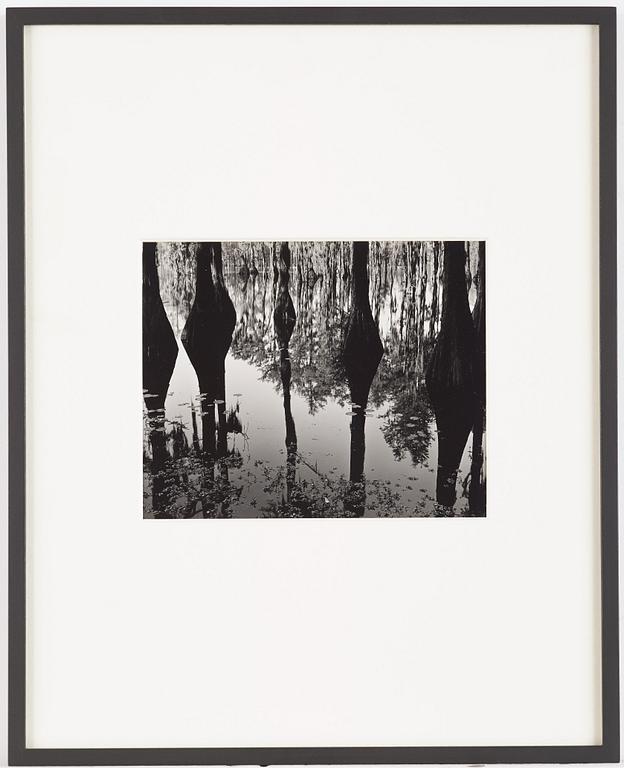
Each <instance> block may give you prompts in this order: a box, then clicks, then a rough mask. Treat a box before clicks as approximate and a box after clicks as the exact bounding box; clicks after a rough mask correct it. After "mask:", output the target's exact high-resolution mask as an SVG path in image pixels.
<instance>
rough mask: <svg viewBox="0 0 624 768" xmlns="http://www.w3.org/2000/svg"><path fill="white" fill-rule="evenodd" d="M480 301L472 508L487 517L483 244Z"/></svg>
mask: <svg viewBox="0 0 624 768" xmlns="http://www.w3.org/2000/svg"><path fill="white" fill-rule="evenodd" d="M476 283H477V300H476V302H475V306H474V310H473V312H472V317H473V321H474V326H475V353H474V367H473V378H474V392H475V415H474V427H473V432H472V463H471V467H470V492H469V497H468V499H469V506H470V512H471V514H473V515H484V514H485V480H484V479H482V477H481V472H482V469H483V429H484V426H485V243H484V242H483V241H482V242H480V243H479V255H478V266H477V275H476Z"/></svg>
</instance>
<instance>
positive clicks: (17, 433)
mask: <svg viewBox="0 0 624 768" xmlns="http://www.w3.org/2000/svg"><path fill="white" fill-rule="evenodd" d="M34 24H37V25H52V24H88V25H92V24H113V25H128V24H280V25H288V24H320V25H328V24H332V25H336V24H343V25H344V24H346V25H349V24H397V25H403V24H419V25H435V24H453V25H455V24H459V25H464V24H489V25H492V24H497V25H508V24H531V25H548V24H564V25H568V24H583V25H596V26H597V27H598V28H599V90H600V94H599V145H600V150H599V195H600V209H599V227H600V238H599V298H600V309H599V322H600V521H601V534H600V536H601V538H600V542H601V636H602V647H601V665H602V728H603V741H602V744H599V745H587V746H583V745H578V746H513V745H509V746H480V747H476V746H466V747H461V746H458V747H444V746H426V747H422V746H421V747H340V748H337V747H309V748H307V747H297V748H292V747H287V748H286V747H284V748H278V747H271V748H206V749H200V748H131V749H126V748H119V749H99V748H98V749H95V748H94V749H29V748H27V747H26V739H25V734H26V712H25V704H26V680H25V673H26V667H25V662H26V658H25V640H26V609H25V600H26V590H25V585H26V566H27V563H26V549H25V540H26V536H25V471H26V458H25V455H26V454H25V448H26V445H25V400H24V385H25V282H24V259H25V243H24V238H25V197H24V191H25V178H24V172H25V168H24V42H23V41H24V29H25V27H27V26H29V25H34ZM6 29H7V37H6V42H7V109H8V299H9V303H8V307H9V441H10V452H9V677H8V681H9V718H8V736H9V764H10V765H216V764H229V765H239V764H260V765H268V764H293V763H294V764H309V763H316V764H334V763H335V764H353V763H360V764H377V763H385V764H390V763H604V762H618V761H619V755H620V746H619V743H620V736H619V660H618V642H619V641H618V545H617V389H616V387H617V381H616V375H617V369H616V360H617V355H616V306H617V302H616V10H615V8H613V7H515V8H512V7H507V8H496V7H479V8H467V7H463V8H450V7H444V8H442V7H439V8H422V7H421V8H413V7H411V8H405V7H404V8H347V7H341V8H312V7H307V8H304V7H296V8H293V7H291V8H260V7H255V8H223V7H221V8H182V7H180V8H129V7H108V8H45V7H42V8H19V9H17V8H9V9H7V12H6Z"/></svg>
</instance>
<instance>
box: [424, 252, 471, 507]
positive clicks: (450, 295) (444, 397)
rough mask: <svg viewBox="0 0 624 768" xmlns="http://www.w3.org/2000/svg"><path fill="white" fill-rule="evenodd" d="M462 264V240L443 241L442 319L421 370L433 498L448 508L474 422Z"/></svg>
mask: <svg viewBox="0 0 624 768" xmlns="http://www.w3.org/2000/svg"><path fill="white" fill-rule="evenodd" d="M465 264H466V251H465V249H464V244H463V243H462V242H456V241H446V242H445V243H444V282H443V294H444V295H443V309H442V321H441V327H440V333H439V334H438V338H437V340H436V344H435V348H434V351H433V355H432V357H431V360H430V362H429V365H428V367H427V372H426V383H427V391H428V393H429V398H430V400H431V404H432V406H433V411H434V414H435V418H436V425H437V430H438V475H437V483H436V498H437V501H438V502H439V503H440V504H442V505H444V506H447V507H452V506H453V505H454V504H455V500H456V498H457V492H456V488H455V486H456V481H457V470H458V469H459V464H460V462H461V457H462V454H463V452H464V448H465V446H466V441H467V440H468V435H469V434H470V430H471V429H472V424H473V420H474V399H475V394H474V379H473V364H474V355H475V344H476V341H475V329H474V325H473V322H472V317H471V315H470V308H469V306H468V292H467V290H466V273H465Z"/></svg>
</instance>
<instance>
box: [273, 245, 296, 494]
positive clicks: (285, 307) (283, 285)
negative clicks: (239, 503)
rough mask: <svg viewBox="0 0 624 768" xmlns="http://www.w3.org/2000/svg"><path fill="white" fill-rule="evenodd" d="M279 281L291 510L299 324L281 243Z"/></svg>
mask: <svg viewBox="0 0 624 768" xmlns="http://www.w3.org/2000/svg"><path fill="white" fill-rule="evenodd" d="M278 278H279V285H278V289H277V299H276V302H275V311H274V313H273V325H274V327H275V335H276V336H277V341H278V344H279V355H280V378H281V381H282V393H283V400H284V421H285V424H286V498H285V499H282V501H283V503H285V504H286V505H287V506H289V505H290V504H291V503H292V501H293V488H294V484H295V471H296V465H297V432H296V430H295V420H294V419H293V415H292V409H291V403H290V383H291V373H292V366H291V363H290V353H289V351H288V344H289V342H290V338H291V336H292V333H293V329H294V327H295V323H296V322H297V315H296V314H295V307H294V304H293V301H292V298H291V296H290V292H289V289H288V285H289V282H290V249H289V248H288V243H282V244H281V246H280V257H279V269H278Z"/></svg>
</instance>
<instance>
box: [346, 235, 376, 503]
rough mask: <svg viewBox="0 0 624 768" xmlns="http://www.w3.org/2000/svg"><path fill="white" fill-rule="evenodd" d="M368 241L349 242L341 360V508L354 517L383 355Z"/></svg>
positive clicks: (361, 495)
mask: <svg viewBox="0 0 624 768" xmlns="http://www.w3.org/2000/svg"><path fill="white" fill-rule="evenodd" d="M368 254H369V246H368V243H364V242H356V243H353V256H352V267H351V307H350V310H349V314H348V316H347V322H346V330H345V335H344V345H343V349H342V361H343V365H344V368H345V373H346V375H347V383H348V385H349V394H350V396H351V408H352V409H353V413H352V416H351V456H350V467H349V482H350V487H349V495H348V497H347V498H346V499H345V503H344V506H345V510H346V511H348V512H350V513H352V514H353V515H355V516H357V517H361V516H362V515H363V514H364V508H365V504H366V481H365V478H364V451H365V437H364V427H365V424H366V406H367V405H368V396H369V394H370V388H371V384H372V383H373V379H374V378H375V374H376V373H377V368H378V367H379V362H380V360H381V358H382V356H383V345H382V343H381V339H380V338H379V330H378V328H377V323H376V322H375V320H374V319H373V313H372V311H371V306H370V301H369V298H368Z"/></svg>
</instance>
